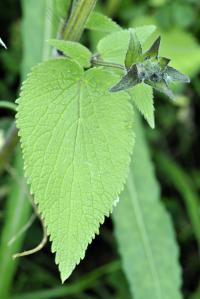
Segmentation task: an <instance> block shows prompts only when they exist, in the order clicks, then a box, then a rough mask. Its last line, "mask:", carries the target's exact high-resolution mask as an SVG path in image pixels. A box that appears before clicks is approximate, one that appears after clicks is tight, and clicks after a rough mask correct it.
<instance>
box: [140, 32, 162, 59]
mask: <svg viewBox="0 0 200 299" xmlns="http://www.w3.org/2000/svg"><path fill="white" fill-rule="evenodd" d="M160 39H161V38H160V36H159V37H158V38H157V39H156V40H155V42H154V43H153V45H152V46H151V47H150V49H149V50H148V51H147V52H146V53H144V57H149V58H151V57H158V52H159V47H160Z"/></svg>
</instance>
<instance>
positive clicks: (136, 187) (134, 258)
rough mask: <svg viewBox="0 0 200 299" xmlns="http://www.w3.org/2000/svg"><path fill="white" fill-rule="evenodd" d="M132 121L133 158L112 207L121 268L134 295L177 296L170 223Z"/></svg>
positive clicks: (151, 298)
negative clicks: (127, 174)
mask: <svg viewBox="0 0 200 299" xmlns="http://www.w3.org/2000/svg"><path fill="white" fill-rule="evenodd" d="M134 125H135V133H136V145H135V150H134V159H133V162H132V166H131V171H130V174H129V178H128V182H127V186H126V188H125V191H124V192H123V194H122V195H121V196H120V197H121V200H120V202H119V204H118V206H117V207H116V208H115V210H114V222H115V229H116V238H117V241H118V243H119V251H120V254H121V257H122V262H123V268H124V271H125V273H126V275H127V278H128V281H129V284H130V288H131V291H132V294H133V297H134V298H135V299H147V298H148V299H169V298H170V299H179V298H181V295H180V268H179V264H178V250H177V245H176V243H175V240H174V233H173V229H172V225H171V222H170V219H169V216H168V215H167V213H166V211H165V209H164V208H163V206H162V203H161V202H160V201H159V199H160V195H159V188H158V184H157V182H156V179H155V174H154V170H153V167H152V163H151V161H150V157H149V153H148V150H147V146H146V143H145V140H144V136H143V132H142V128H141V125H140V123H139V121H138V119H137V118H136V119H135V122H134ZM127 244H128V246H127Z"/></svg>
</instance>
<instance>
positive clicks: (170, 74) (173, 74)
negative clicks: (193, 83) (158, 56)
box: [166, 66, 190, 83]
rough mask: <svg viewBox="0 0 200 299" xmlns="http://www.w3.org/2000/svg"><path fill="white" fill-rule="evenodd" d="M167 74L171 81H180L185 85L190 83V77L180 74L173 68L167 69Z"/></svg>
mask: <svg viewBox="0 0 200 299" xmlns="http://www.w3.org/2000/svg"><path fill="white" fill-rule="evenodd" d="M166 73H167V76H168V77H169V79H170V81H180V82H185V83H189V82H190V78H189V77H188V76H186V75H184V74H182V73H180V72H179V71H177V70H176V69H174V68H173V67H171V66H168V67H167V68H166Z"/></svg>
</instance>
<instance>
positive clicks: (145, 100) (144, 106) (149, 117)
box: [129, 84, 155, 129]
mask: <svg viewBox="0 0 200 299" xmlns="http://www.w3.org/2000/svg"><path fill="white" fill-rule="evenodd" d="M129 94H130V96H131V100H132V101H133V103H134V104H135V106H136V107H137V108H138V110H139V111H140V113H142V115H143V116H144V118H145V119H146V121H147V122H148V124H149V125H150V127H151V128H152V129H153V128H154V127H155V120H154V103H153V91H152V88H151V87H150V86H147V85H145V84H140V85H137V86H135V87H134V88H132V89H130V90H129Z"/></svg>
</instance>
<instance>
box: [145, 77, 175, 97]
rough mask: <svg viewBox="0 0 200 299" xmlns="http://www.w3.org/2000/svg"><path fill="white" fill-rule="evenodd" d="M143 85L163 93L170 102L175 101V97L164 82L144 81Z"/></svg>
mask: <svg viewBox="0 0 200 299" xmlns="http://www.w3.org/2000/svg"><path fill="white" fill-rule="evenodd" d="M145 83H146V84H148V85H150V86H152V87H153V88H154V89H156V90H157V91H159V92H162V93H164V94H165V95H166V96H168V97H169V98H170V99H171V100H173V101H174V100H175V95H174V94H173V92H172V90H171V89H170V88H169V87H168V85H167V83H166V82H165V81H164V80H162V81H157V82H153V81H150V80H149V81H147V80H146V81H145Z"/></svg>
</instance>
